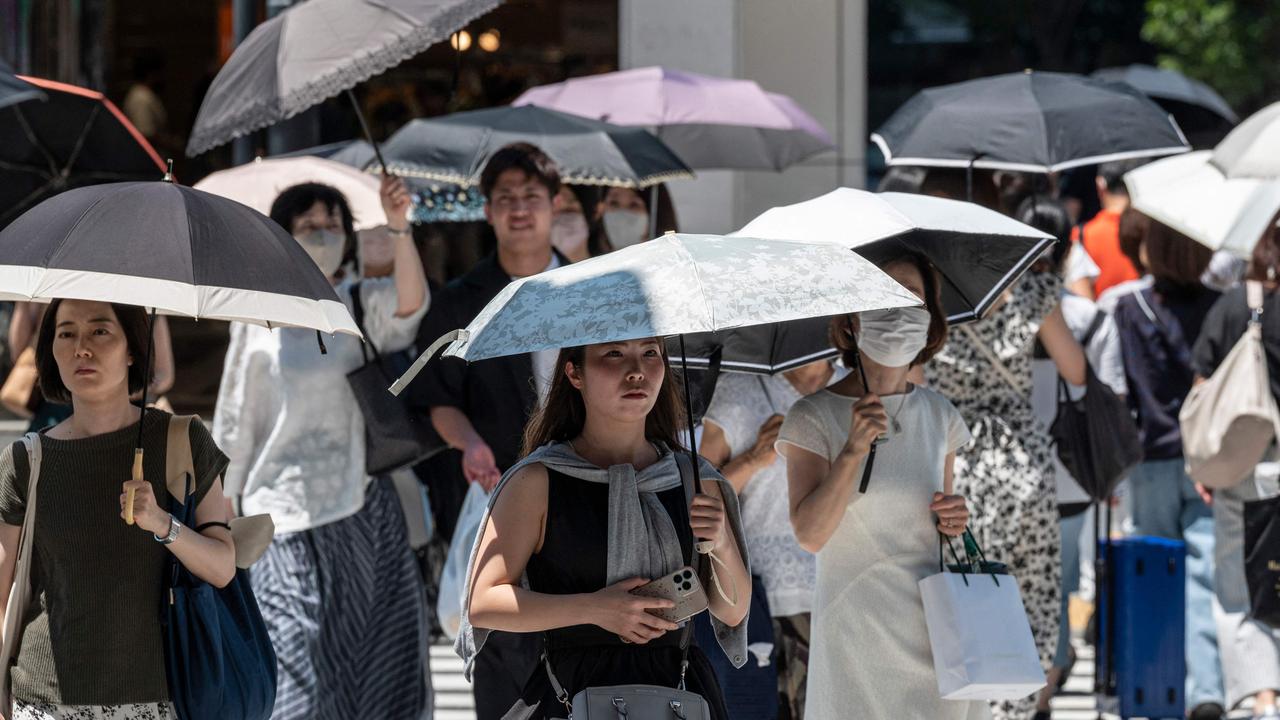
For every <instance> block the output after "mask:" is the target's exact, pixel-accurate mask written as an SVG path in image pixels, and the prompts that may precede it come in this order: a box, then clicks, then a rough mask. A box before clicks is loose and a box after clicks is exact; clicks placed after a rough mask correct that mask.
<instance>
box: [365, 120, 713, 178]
mask: <svg viewBox="0 0 1280 720" xmlns="http://www.w3.org/2000/svg"><path fill="white" fill-rule="evenodd" d="M514 142H528V143H533V144H534V145H537V146H538V147H539V148H541V149H542V150H543V151H544V152H546V153H547V155H548V156H550V157H551V159H552V160H554V161H555V162H556V166H557V167H558V168H559V169H560V177H561V179H562V180H564V181H565V182H567V183H573V184H575V185H610V186H620V187H630V188H645V187H649V186H651V185H656V184H657V183H661V182H666V181H668V180H675V179H681V178H691V177H693V173H692V172H691V171H690V170H689V168H688V166H686V165H685V164H684V162H683V161H681V160H680V158H678V157H676V155H675V153H673V152H672V151H671V150H670V149H669V148H668V147H667V146H666V145H664V144H663V143H662V141H661V140H659V139H658V138H656V137H654V136H653V134H651V133H650V132H649V131H647V130H645V129H643V128H638V127H624V126H621V125H614V124H612V123H607V122H603V121H600V120H591V119H589V118H585V117H579V116H577V115H570V114H568V113H562V112H558V111H555V110H547V109H545V108H540V107H536V106H533V105H525V106H522V107H498V108H490V109H487V110H472V111H470V112H460V113H454V114H452V115H446V116H444V117H438V118H431V119H430V120H414V121H412V122H410V123H409V124H407V125H405V126H404V127H402V128H400V129H399V130H397V131H396V134H394V135H392V136H391V139H389V140H387V142H386V143H385V144H384V145H383V156H384V157H385V158H386V162H387V170H388V172H391V173H393V174H395V175H401V176H405V177H417V178H426V179H429V180H440V181H443V182H452V183H457V184H459V185H474V184H476V183H478V182H479V180H480V172H481V171H482V170H484V166H485V163H486V162H487V161H488V159H489V156H490V155H492V154H493V153H494V152H496V151H497V150H499V149H501V148H502V147H503V146H504V145H509V144H511V143H514Z"/></svg>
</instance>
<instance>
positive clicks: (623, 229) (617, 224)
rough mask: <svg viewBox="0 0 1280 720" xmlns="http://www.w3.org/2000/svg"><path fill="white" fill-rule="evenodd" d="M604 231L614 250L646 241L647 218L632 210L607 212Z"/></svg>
mask: <svg viewBox="0 0 1280 720" xmlns="http://www.w3.org/2000/svg"><path fill="white" fill-rule="evenodd" d="M604 231H605V232H606V233H607V234H608V235H609V244H610V245H612V246H613V249H614V250H621V249H622V248H624V247H628V246H631V245H635V244H637V243H642V242H644V241H645V240H648V239H649V238H648V237H647V236H648V234H649V218H648V217H646V216H645V214H644V213H641V212H635V211H634V210H608V211H606V212H605V214H604Z"/></svg>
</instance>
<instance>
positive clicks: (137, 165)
mask: <svg viewBox="0 0 1280 720" xmlns="http://www.w3.org/2000/svg"><path fill="white" fill-rule="evenodd" d="M21 79H22V80H23V81H25V82H27V83H30V84H31V85H33V86H35V87H37V88H39V89H40V91H41V92H43V93H44V94H45V96H46V97H47V99H46V100H45V101H44V102H25V103H20V104H17V105H11V106H9V107H7V108H3V109H0V173H3V178H4V182H2V183H0V228H2V227H4V226H5V225H7V224H8V223H9V222H10V221H12V220H13V219H14V218H15V217H17V216H18V215H20V214H21V213H22V212H23V211H25V210H27V209H28V208H30V207H31V206H33V205H35V204H36V203H38V202H40V201H41V200H43V199H44V198H46V197H49V196H50V195H54V194H56V193H59V192H62V191H63V190H66V189H68V188H74V187H79V186H83V185H91V184H94V183H102V182H115V181H119V180H153V179H155V178H157V177H160V175H161V174H163V173H164V170H165V165H164V163H163V162H162V161H161V160H160V156H159V155H157V154H156V151H155V150H154V149H153V148H152V147H151V144H150V143H148V142H147V141H146V139H145V138H143V137H142V133H140V132H138V130H137V128H135V127H134V126H133V124H132V123H130V122H129V120H128V119H127V118H125V116H124V113H122V112H120V109H119V108H117V107H116V106H115V105H114V104H113V103H112V102H111V101H110V100H108V99H106V97H104V96H103V95H102V93H99V92H94V91H92V90H86V89H84V88H80V87H76V86H74V85H65V84H63V83H57V82H53V81H50V80H41V79H38V78H28V77H23V78H21Z"/></svg>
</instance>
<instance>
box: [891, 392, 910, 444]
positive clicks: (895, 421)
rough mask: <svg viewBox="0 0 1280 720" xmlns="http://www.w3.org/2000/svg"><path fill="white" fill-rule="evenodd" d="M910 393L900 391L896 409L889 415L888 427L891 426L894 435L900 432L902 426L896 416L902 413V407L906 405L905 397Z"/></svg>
mask: <svg viewBox="0 0 1280 720" xmlns="http://www.w3.org/2000/svg"><path fill="white" fill-rule="evenodd" d="M909 396H910V393H902V399H901V400H899V401H898V409H897V410H895V411H894V412H893V414H892V415H890V416H889V427H891V428H893V434H894V435H901V434H902V426H901V425H899V424H898V416H899V415H901V414H902V408H904V407H906V405H907V398H908V397H909Z"/></svg>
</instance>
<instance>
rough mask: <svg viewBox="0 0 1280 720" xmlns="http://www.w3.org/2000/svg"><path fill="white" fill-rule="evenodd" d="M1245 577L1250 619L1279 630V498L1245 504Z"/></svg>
mask: <svg viewBox="0 0 1280 720" xmlns="http://www.w3.org/2000/svg"><path fill="white" fill-rule="evenodd" d="M1259 494H1261V493H1259ZM1244 574H1245V582H1246V584H1247V585H1248V588H1249V616H1250V617H1252V618H1254V619H1255V620H1259V621H1261V622H1264V623H1266V624H1268V625H1270V626H1271V627H1273V628H1280V495H1277V496H1274V497H1269V498H1262V499H1260V500H1247V501H1245V503H1244Z"/></svg>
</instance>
